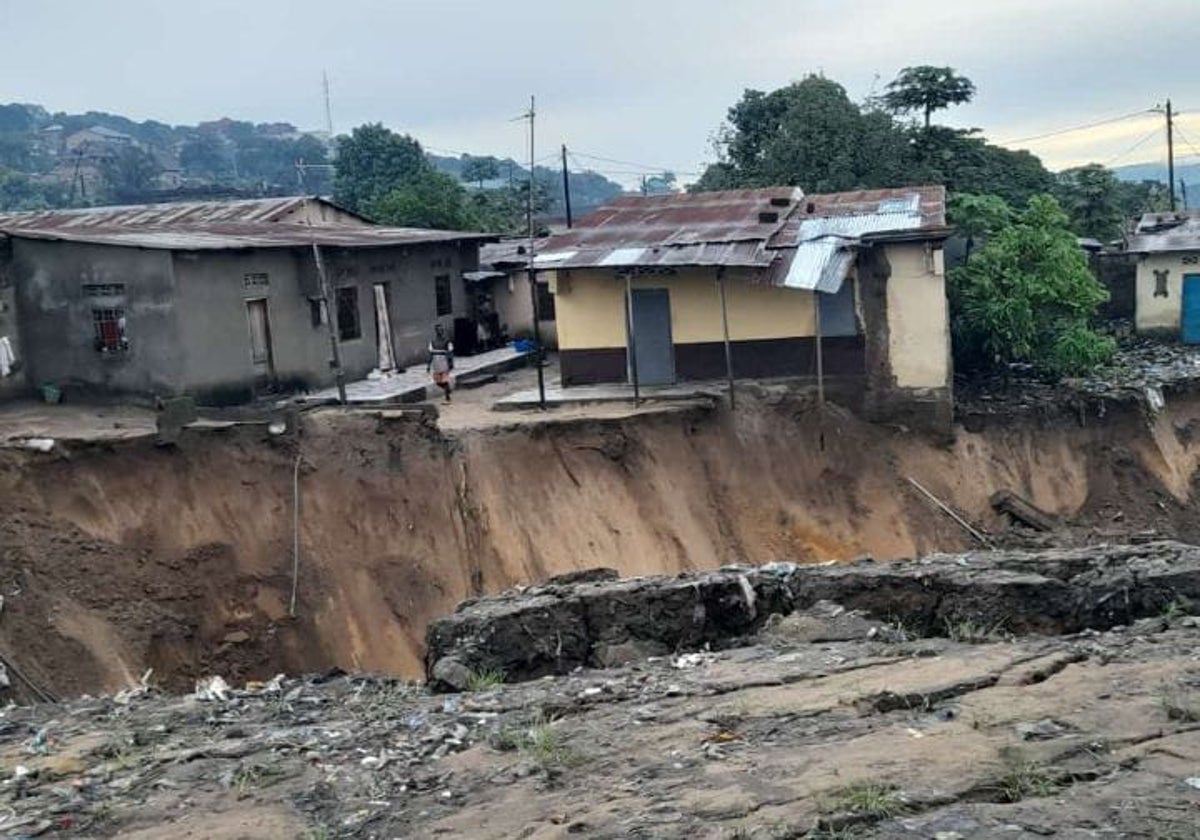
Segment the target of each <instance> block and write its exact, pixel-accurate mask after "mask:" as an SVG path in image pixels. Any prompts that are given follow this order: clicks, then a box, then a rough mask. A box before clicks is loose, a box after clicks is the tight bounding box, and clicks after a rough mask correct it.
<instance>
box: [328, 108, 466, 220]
mask: <svg viewBox="0 0 1200 840" xmlns="http://www.w3.org/2000/svg"><path fill="white" fill-rule="evenodd" d="M334 166H335V167H336V169H335V174H334V178H333V196H334V199H335V200H336V201H337V202H338V203H339V204H341V205H342V206H343V207H346V208H348V209H350V210H354V211H356V212H369V211H368V208H369V207H371V206H372V205H373V204H375V202H378V201H380V200H381V199H382V198H383V197H384V196H387V195H390V194H391V193H393V192H395V191H396V190H400V189H402V188H406V187H408V186H409V185H410V183H412V182H415V180H416V179H417V178H418V177H419V176H424V175H425V173H426V172H428V171H430V170H431V169H432V167H431V166H430V165H429V162H428V161H427V160H426V159H425V153H424V152H423V151H422V150H421V144H420V143H418V142H417V141H416V140H414V139H413V138H412V137H410V136H409V135H407V134H404V135H401V134H397V133H396V132H394V131H391V130H389V129H387V128H384V127H383V125H382V124H380V123H373V124H369V125H360V126H359V127H358V128H356V129H354V130H353V131H352V132H351V133H350V136H349V137H339V138H338V141H337V157H336V159H335V160H334ZM452 180H453V179H452ZM433 182H434V179H427V180H426V181H424V186H426V187H427V186H428V185H429V184H430V183H433ZM455 186H456V187H457V186H459V185H458V184H457V183H455ZM410 192H411V191H410Z"/></svg>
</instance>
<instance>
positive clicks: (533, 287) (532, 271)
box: [525, 96, 566, 411]
mask: <svg viewBox="0 0 1200 840" xmlns="http://www.w3.org/2000/svg"><path fill="white" fill-rule="evenodd" d="M535 113H536V112H535V110H534V98H533V97H532V96H530V97H529V113H528V114H526V115H525V116H527V117H528V118H529V194H528V195H527V196H526V202H525V212H526V215H527V220H528V222H529V247H528V250H527V253H528V255H529V299H530V304H531V305H532V307H533V344H534V349H533V354H534V355H533V363H534V364H535V365H536V366H537V381H538V407H539V408H541V409H542V410H543V411H545V410H546V372H545V370H544V369H543V366H542V327H541V313H540V312H538V294H537V269H536V268H535V267H534V264H533V263H534V248H533V240H534V229H533V185H534V180H533V166H534V145H533V120H534V116H535ZM563 148H564V149H565V148H566V147H565V146H564V147H563Z"/></svg>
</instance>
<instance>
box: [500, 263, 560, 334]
mask: <svg viewBox="0 0 1200 840" xmlns="http://www.w3.org/2000/svg"><path fill="white" fill-rule="evenodd" d="M553 277H554V272H552V271H549V272H548V271H539V272H538V282H541V283H550V284H551V285H553ZM491 284H492V285H491V291H492V301H493V302H494V303H495V305H496V314H497V315H499V316H500V323H501V324H507V325H508V334H509V335H510V336H515V335H518V334H528V335H532V334H533V301H532V300H531V299H530V295H529V275H528V274H527V273H526V271H525V270H524V269H515V270H513V271H510V272H509V273H508V276H506V277H502V278H498V279H496V280H492V281H491ZM555 304H556V308H557V301H556V302H555ZM538 328H539V330H540V332H541V334H542V342H543V343H544V344H545V345H546V346H547V347H557V346H558V321H557V319H553V320H548V319H545V318H543V319H542V320H541V322H540V323H539V324H538Z"/></svg>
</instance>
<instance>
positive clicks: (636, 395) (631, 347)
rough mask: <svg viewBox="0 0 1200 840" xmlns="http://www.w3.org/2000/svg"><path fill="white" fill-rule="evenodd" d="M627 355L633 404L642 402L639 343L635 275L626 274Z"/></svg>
mask: <svg viewBox="0 0 1200 840" xmlns="http://www.w3.org/2000/svg"><path fill="white" fill-rule="evenodd" d="M625 332H626V336H625V347H626V350H625V355H626V358H627V359H628V361H629V378H630V379H631V380H633V404H634V405H638V404H640V403H641V401H642V394H641V389H640V388H639V387H638V366H637V346H636V345H637V341H636V336H635V334H634V329H633V275H632V274H630V273H629V272H626V273H625Z"/></svg>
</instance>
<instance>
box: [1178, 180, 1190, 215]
mask: <svg viewBox="0 0 1200 840" xmlns="http://www.w3.org/2000/svg"><path fill="white" fill-rule="evenodd" d="M1179 198H1180V199H1181V201H1182V203H1183V211H1184V212H1185V213H1186V212H1187V209H1188V203H1187V184H1186V183H1184V180H1183V179H1182V178H1180V179H1179Z"/></svg>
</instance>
